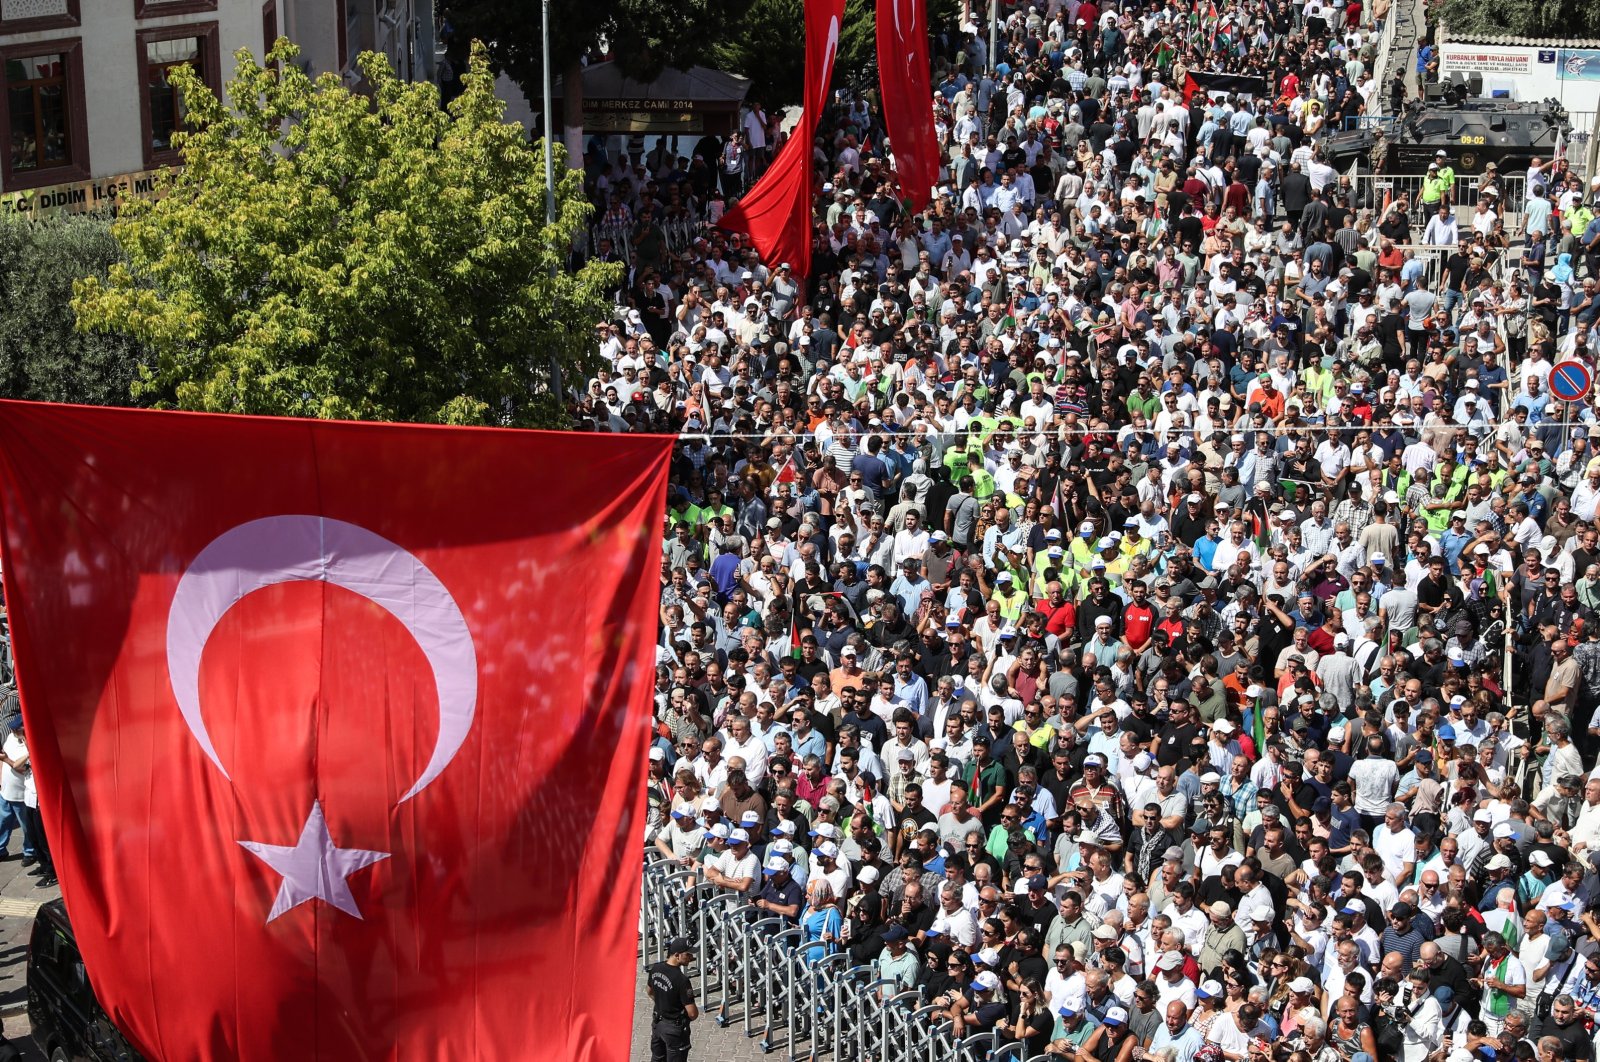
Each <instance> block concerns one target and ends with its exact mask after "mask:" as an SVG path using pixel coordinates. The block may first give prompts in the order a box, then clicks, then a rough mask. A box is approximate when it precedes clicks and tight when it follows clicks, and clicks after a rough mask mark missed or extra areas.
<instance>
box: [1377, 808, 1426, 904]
mask: <svg viewBox="0 0 1600 1062" xmlns="http://www.w3.org/2000/svg"><path fill="white" fill-rule="evenodd" d="M1372 848H1373V850H1374V851H1375V852H1377V853H1378V855H1380V856H1382V857H1383V869H1384V872H1385V873H1386V874H1388V875H1389V880H1390V881H1392V882H1394V884H1395V886H1396V887H1402V888H1403V887H1404V886H1405V885H1408V884H1409V883H1410V882H1411V872H1412V871H1413V870H1414V869H1415V868H1416V864H1417V837H1416V834H1414V833H1412V832H1411V830H1410V829H1409V828H1408V827H1407V826H1406V806H1405V805H1404V804H1390V805H1389V806H1388V808H1387V809H1385V811H1384V815H1383V825H1382V826H1379V827H1378V828H1377V829H1376V830H1373V831H1372Z"/></svg>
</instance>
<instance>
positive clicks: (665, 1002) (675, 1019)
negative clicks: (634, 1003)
mask: <svg viewBox="0 0 1600 1062" xmlns="http://www.w3.org/2000/svg"><path fill="white" fill-rule="evenodd" d="M693 954H694V946H693V945H691V944H690V943H689V942H688V941H687V940H685V939H684V938H683V937H678V938H677V939H675V940H673V941H671V942H669V943H668V944H667V960H666V962H658V963H656V964H655V965H654V966H652V967H650V969H649V970H647V971H645V974H646V978H647V980H646V988H647V989H648V991H649V992H650V1002H651V1004H652V1005H653V1006H654V1010H655V1013H654V1015H653V1017H652V1018H651V1021H650V1062H688V1058H689V1023H690V1022H692V1021H694V1020H695V1019H696V1018H698V1017H699V1016H700V1008H699V1007H697V1006H695V1002H694V987H693V986H692V985H691V984H690V983H689V975H688V974H686V973H684V972H683V968H684V967H685V966H687V965H688V964H689V959H690V957H691V956H692V955H693Z"/></svg>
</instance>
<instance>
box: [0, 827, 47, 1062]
mask: <svg viewBox="0 0 1600 1062" xmlns="http://www.w3.org/2000/svg"><path fill="white" fill-rule="evenodd" d="M33 881H34V879H33V875H32V874H29V873H27V872H25V871H24V870H23V868H22V834H21V833H20V832H18V833H16V834H15V835H14V836H13V837H12V840H11V847H10V849H9V850H8V851H7V852H6V853H5V858H4V859H3V860H0V1017H3V1018H4V1021H5V1034H6V1037H7V1038H8V1039H10V1040H11V1041H12V1042H13V1043H15V1044H16V1045H17V1046H18V1047H19V1048H22V1052H23V1054H22V1057H23V1058H25V1059H29V1060H30V1062H36V1060H37V1062H42V1060H43V1058H44V1056H43V1055H41V1054H40V1053H39V1052H38V1051H37V1050H36V1049H35V1048H34V1046H33V1041H32V1039H31V1038H30V1037H29V1036H28V1013H27V1008H28V986H27V978H28V934H29V933H30V932H31V931H32V929H33V915H34V912H35V911H37V910H38V909H39V905H40V904H42V903H44V902H45V901H46V900H53V899H55V898H56V897H58V896H60V895H61V890H60V889H57V888H51V889H41V888H38V887H36V886H35V885H34V883H33Z"/></svg>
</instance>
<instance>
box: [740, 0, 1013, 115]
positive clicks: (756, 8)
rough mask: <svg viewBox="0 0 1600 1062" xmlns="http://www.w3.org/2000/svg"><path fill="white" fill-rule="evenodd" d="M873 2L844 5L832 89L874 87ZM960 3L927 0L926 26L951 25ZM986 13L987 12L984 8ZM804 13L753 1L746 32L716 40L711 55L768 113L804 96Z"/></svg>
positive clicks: (788, 3) (797, 2)
mask: <svg viewBox="0 0 1600 1062" xmlns="http://www.w3.org/2000/svg"><path fill="white" fill-rule="evenodd" d="M877 6H878V5H877V2H876V0H846V2H845V10H844V25H843V26H842V27H841V29H840V32H839V56H838V58H837V59H836V60H835V62H834V70H833V83H834V85H835V86H840V85H856V86H861V87H864V88H866V89H868V90H869V91H871V92H873V93H874V94H875V93H876V92H877V84H878V75H877V67H878V36H877V34H878V19H877ZM958 6H959V5H958V0H928V16H927V17H928V20H929V21H928V25H930V26H953V25H954V24H955V22H956V19H957V18H958V16H959V10H958ZM982 9H983V10H985V11H987V10H988V8H987V7H983V8H982ZM805 31H806V30H805V9H804V6H803V3H802V0H754V2H753V6H752V7H751V8H750V12H749V14H748V16H747V17H746V18H745V28H744V31H743V32H742V33H740V34H738V35H737V36H733V37H729V38H725V39H723V40H721V41H719V42H718V43H717V45H716V47H715V48H714V49H713V52H712V56H713V59H714V61H715V62H716V64H717V65H718V66H719V67H721V68H722V69H724V70H729V71H732V72H733V73H735V74H740V75H742V76H744V77H747V78H749V79H750V96H751V98H753V99H758V100H760V101H761V102H762V103H765V104H766V105H767V107H768V109H769V111H770V110H775V109H777V108H781V107H788V106H791V105H793V104H797V103H799V102H800V100H801V98H802V97H803V96H804V94H805V49H804V48H803V47H801V46H800V43H799V42H800V41H801V40H802V39H803V38H804V36H805Z"/></svg>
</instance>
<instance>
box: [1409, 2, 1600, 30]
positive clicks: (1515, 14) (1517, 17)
mask: <svg viewBox="0 0 1600 1062" xmlns="http://www.w3.org/2000/svg"><path fill="white" fill-rule="evenodd" d="M1429 17H1430V20H1442V21H1443V22H1444V24H1445V26H1446V28H1447V29H1448V31H1449V32H1450V34H1451V35H1465V34H1470V35H1474V36H1478V35H1490V36H1515V37H1535V38H1543V39H1549V40H1569V39H1571V38H1574V37H1593V36H1596V35H1600V8H1597V7H1595V6H1594V5H1592V4H1585V3H1580V2H1579V0H1533V2H1532V3H1526V4H1506V3H1500V2H1498V0H1442V2H1440V3H1439V4H1438V5H1437V8H1435V6H1434V4H1432V3H1430V4H1429Z"/></svg>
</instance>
